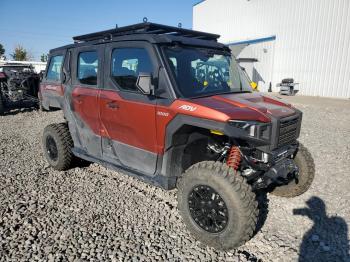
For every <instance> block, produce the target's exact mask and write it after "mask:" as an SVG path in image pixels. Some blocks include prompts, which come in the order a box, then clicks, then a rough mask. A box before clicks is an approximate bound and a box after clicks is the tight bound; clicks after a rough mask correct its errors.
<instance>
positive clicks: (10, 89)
mask: <svg viewBox="0 0 350 262" xmlns="http://www.w3.org/2000/svg"><path fill="white" fill-rule="evenodd" d="M39 82H40V79H39V75H38V74H37V73H35V71H34V69H33V67H32V66H31V65H25V64H17V63H16V64H4V65H1V66H0V115H2V114H3V113H4V112H5V111H6V109H7V108H8V107H9V106H10V105H11V104H13V103H17V102H24V101H31V102H34V103H37V102H38V90H39Z"/></svg>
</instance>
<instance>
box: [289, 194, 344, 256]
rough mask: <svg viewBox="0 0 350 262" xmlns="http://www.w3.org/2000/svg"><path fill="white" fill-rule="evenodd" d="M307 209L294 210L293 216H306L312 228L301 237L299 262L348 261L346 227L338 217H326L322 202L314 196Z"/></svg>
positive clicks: (307, 202)
mask: <svg viewBox="0 0 350 262" xmlns="http://www.w3.org/2000/svg"><path fill="white" fill-rule="evenodd" d="M306 205H307V207H305V208H300V209H294V210H293V214H294V215H300V216H306V217H308V218H309V219H310V220H312V221H313V223H314V224H313V226H312V227H311V228H310V230H309V231H307V232H306V233H305V234H304V236H303V241H302V243H301V245H300V256H299V261H318V262H319V261H350V254H349V239H348V226H347V224H346V222H345V220H344V219H343V218H341V217H339V216H331V217H328V216H327V213H326V205H325V203H324V201H323V200H322V199H321V198H319V197H316V196H313V197H311V198H310V199H309V200H308V201H306Z"/></svg>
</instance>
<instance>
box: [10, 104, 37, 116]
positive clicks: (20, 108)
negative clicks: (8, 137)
mask: <svg viewBox="0 0 350 262" xmlns="http://www.w3.org/2000/svg"><path fill="white" fill-rule="evenodd" d="M35 110H38V105H37V104H36V103H33V102H21V103H19V102H17V103H13V104H11V105H7V106H6V110H5V112H4V116H6V115H17V114H19V113H25V112H32V111H35Z"/></svg>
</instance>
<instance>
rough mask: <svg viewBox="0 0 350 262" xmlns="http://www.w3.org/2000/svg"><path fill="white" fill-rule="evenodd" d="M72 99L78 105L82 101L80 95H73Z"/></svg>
mask: <svg viewBox="0 0 350 262" xmlns="http://www.w3.org/2000/svg"><path fill="white" fill-rule="evenodd" d="M73 100H74V101H75V102H76V103H77V104H79V105H80V104H81V103H83V100H82V99H81V96H80V95H78V96H75V97H73Z"/></svg>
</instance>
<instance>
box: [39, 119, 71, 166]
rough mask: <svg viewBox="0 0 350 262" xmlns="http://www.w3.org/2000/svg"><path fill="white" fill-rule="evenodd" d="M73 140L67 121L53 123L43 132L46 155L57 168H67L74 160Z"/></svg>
mask: <svg viewBox="0 0 350 262" xmlns="http://www.w3.org/2000/svg"><path fill="white" fill-rule="evenodd" d="M72 148H73V140H72V137H71V135H70V133H69V129H68V125H67V124H66V123H61V124H51V125H48V126H47V127H45V129H44V134H43V150H44V155H45V157H46V159H47V161H48V162H49V164H50V166H51V167H53V168H54V169H56V170H60V171H63V170H67V169H68V168H69V167H70V166H71V164H72V160H73V153H72Z"/></svg>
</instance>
